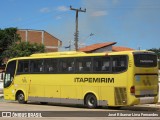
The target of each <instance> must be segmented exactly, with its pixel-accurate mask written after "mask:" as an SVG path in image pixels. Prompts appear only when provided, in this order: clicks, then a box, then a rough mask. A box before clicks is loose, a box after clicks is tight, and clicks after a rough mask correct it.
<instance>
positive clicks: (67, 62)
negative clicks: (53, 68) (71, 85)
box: [60, 58, 74, 73]
mask: <svg viewBox="0 0 160 120" xmlns="http://www.w3.org/2000/svg"><path fill="white" fill-rule="evenodd" d="M60 71H61V72H69V73H70V72H74V58H65V59H61V60H60Z"/></svg>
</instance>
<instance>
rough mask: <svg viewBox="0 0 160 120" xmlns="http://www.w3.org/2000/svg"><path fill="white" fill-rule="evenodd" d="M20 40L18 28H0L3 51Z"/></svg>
mask: <svg viewBox="0 0 160 120" xmlns="http://www.w3.org/2000/svg"><path fill="white" fill-rule="evenodd" d="M17 41H20V37H19V35H18V34H17V28H6V29H4V30H1V29H0V48H1V49H2V51H4V50H6V49H7V48H8V46H10V45H12V43H15V42H17Z"/></svg>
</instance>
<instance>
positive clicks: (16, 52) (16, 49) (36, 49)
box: [2, 42, 45, 59]
mask: <svg viewBox="0 0 160 120" xmlns="http://www.w3.org/2000/svg"><path fill="white" fill-rule="evenodd" d="M44 51H45V47H44V45H42V44H37V43H34V44H31V43H29V42H20V43H17V44H16V43H14V44H12V45H11V46H9V47H8V49H7V50H5V51H4V52H3V53H2V59H4V58H9V59H10V58H14V57H23V56H29V55H31V54H33V53H41V52H44Z"/></svg>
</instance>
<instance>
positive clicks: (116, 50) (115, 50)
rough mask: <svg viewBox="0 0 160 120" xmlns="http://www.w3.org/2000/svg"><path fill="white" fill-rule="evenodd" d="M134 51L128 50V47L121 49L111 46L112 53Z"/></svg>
mask: <svg viewBox="0 0 160 120" xmlns="http://www.w3.org/2000/svg"><path fill="white" fill-rule="evenodd" d="M131 50H134V49H132V48H128V47H122V46H112V51H114V52H118V51H131Z"/></svg>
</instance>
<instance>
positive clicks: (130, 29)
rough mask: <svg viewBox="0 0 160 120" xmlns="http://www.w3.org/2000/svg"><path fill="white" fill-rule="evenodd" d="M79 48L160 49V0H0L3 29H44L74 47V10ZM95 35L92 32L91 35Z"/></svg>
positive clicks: (0, 21)
mask: <svg viewBox="0 0 160 120" xmlns="http://www.w3.org/2000/svg"><path fill="white" fill-rule="evenodd" d="M70 5H71V6H72V7H73V8H77V9H79V8H81V9H82V10H83V9H85V8H86V12H85V13H84V12H79V19H78V22H79V23H78V26H79V28H78V30H79V47H84V46H88V45H91V44H95V43H102V42H117V44H116V46H126V47H129V48H133V49H139V48H140V49H151V48H160V40H159V38H160V0H0V29H4V28H9V27H17V28H18V29H34V30H45V31H47V32H49V33H50V34H52V35H53V36H55V37H57V38H58V39H60V40H61V41H62V43H63V45H62V47H61V48H60V49H61V50H65V49H64V47H65V46H69V41H71V44H72V49H74V33H75V11H72V10H70ZM90 34H92V35H90Z"/></svg>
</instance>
